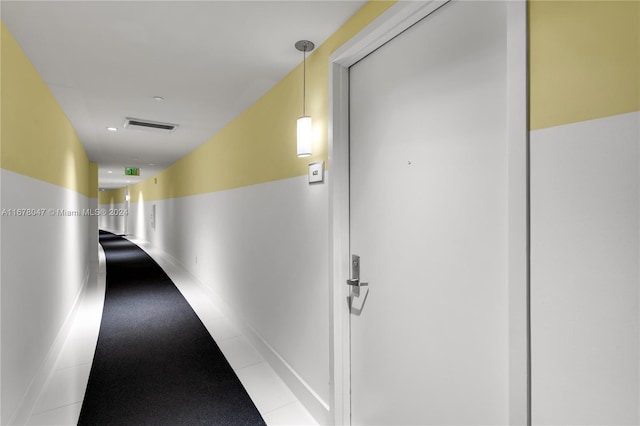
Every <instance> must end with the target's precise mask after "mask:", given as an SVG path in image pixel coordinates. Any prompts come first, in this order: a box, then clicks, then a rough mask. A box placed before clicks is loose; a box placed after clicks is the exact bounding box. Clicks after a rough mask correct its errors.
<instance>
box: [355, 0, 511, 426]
mask: <svg viewBox="0 0 640 426" xmlns="http://www.w3.org/2000/svg"><path fill="white" fill-rule="evenodd" d="M506 60H507V59H506V2H491V1H488V2H482V1H476V2H467V1H464V2H462V1H461V2H457V1H452V2H450V3H447V4H445V5H444V6H442V7H441V8H440V9H438V10H436V11H435V12H433V13H431V14H430V15H429V16H427V17H426V18H425V19H423V20H422V21H420V22H418V23H417V24H416V25H414V26H413V27H411V28H409V29H408V30H406V31H405V32H403V33H402V34H401V35H399V36H398V37H396V38H395V39H393V40H392V41H390V42H389V43H387V44H385V45H384V46H382V47H381V48H379V49H378V50H376V51H375V52H373V53H372V54H371V55H369V56H367V57H366V58H364V59H363V60H361V61H360V62H358V63H356V64H355V65H353V66H352V67H351V68H350V77H349V78H350V82H349V84H350V111H349V112H350V171H349V173H350V245H351V253H353V254H357V255H360V256H361V261H360V273H361V276H360V282H361V283H367V284H368V285H367V286H362V287H360V288H359V289H358V288H356V287H353V291H352V293H351V305H352V306H351V315H350V323H351V324H350V326H351V419H352V424H366V425H373V424H381V425H410V424H420V425H426V424H434V425H435V424H437V425H444V424H465V425H475V424H492V425H496V424H506V423H508V368H509V364H508V328H507V325H508V321H507V320H508V292H507V273H508V271H507V226H508V224H507V213H508V212H507V174H508V170H507V143H506V132H507V131H506V113H507V111H506V105H507V103H506Z"/></svg>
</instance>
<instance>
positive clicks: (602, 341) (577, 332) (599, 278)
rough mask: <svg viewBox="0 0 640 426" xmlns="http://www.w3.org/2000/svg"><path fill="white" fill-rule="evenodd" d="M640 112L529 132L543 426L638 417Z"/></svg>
mask: <svg viewBox="0 0 640 426" xmlns="http://www.w3.org/2000/svg"><path fill="white" fill-rule="evenodd" d="M639 140H640V113H632V114H625V115H618V116H613V117H608V118H602V119H598V120H591V121H585V122H581V123H575V124H569V125H564V126H558V127H553V128H548V129H543V130H537V131H533V132H531V243H532V257H531V261H532V276H531V280H532V281H531V288H532V289H531V297H532V299H531V300H532V371H533V375H532V386H533V423H534V424H536V425H552V424H553V425H569V424H571V425H576V424H591V425H595V424H599V425H604V424H607V425H611V424H616V425H627V424H634V425H637V424H640V414H639V409H640V389H639V387H640V340H639V339H640V306H639V303H640V299H639V298H640V273H639V255H640V252H639V235H640V223H639V218H640V210H639V205H640V187H639V177H640V174H639V170H640V164H639V155H640V151H639V146H638V145H639Z"/></svg>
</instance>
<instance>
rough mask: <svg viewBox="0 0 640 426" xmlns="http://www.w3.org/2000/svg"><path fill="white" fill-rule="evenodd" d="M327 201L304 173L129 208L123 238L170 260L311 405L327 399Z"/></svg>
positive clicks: (324, 188) (323, 191)
mask: <svg viewBox="0 0 640 426" xmlns="http://www.w3.org/2000/svg"><path fill="white" fill-rule="evenodd" d="M154 204H155V205H156V216H155V229H154V228H153V227H152V226H151V225H152V220H151V219H152V218H151V213H152V210H153V205H154ZM327 204H328V192H327V186H326V185H324V184H319V185H317V184H316V185H309V184H308V182H307V177H306V176H304V177H297V178H292V179H285V180H280V181H276V182H270V183H265V184H260V185H254V186H249V187H244V188H239V189H233V190H228V191H222V192H215V193H209V194H202V195H197V196H191V197H182V198H175V199H170V200H162V201H149V202H145V201H144V200H141V202H139V203H134V202H132V203H131V206H130V215H129V219H128V220H129V224H128V229H129V230H130V233H131V234H133V235H135V236H136V237H138V238H142V239H145V240H148V241H150V242H151V243H152V244H153V245H155V246H157V247H159V248H161V249H163V250H164V251H166V252H167V253H169V254H170V255H172V256H173V257H175V258H176V259H177V260H178V261H179V262H180V263H182V265H184V266H185V267H186V268H187V269H188V270H189V271H191V272H192V273H193V274H194V275H196V276H197V277H198V278H199V279H200V280H201V281H202V282H203V283H204V284H205V285H206V286H208V287H209V288H210V289H211V290H212V292H213V293H214V294H216V295H218V297H220V299H221V301H222V302H223V303H225V304H226V305H227V306H228V307H229V308H230V309H232V310H233V312H234V315H235V316H237V317H238V318H240V319H242V320H243V321H244V322H245V323H246V325H248V326H249V327H251V328H252V329H253V330H254V331H255V332H256V333H257V334H258V335H259V338H260V339H262V340H263V341H264V342H265V343H267V344H268V345H269V346H271V347H272V348H273V350H275V352H276V353H277V355H278V356H280V357H281V358H282V359H283V360H284V361H285V362H286V363H287V364H288V365H289V367H290V368H291V369H292V370H293V372H294V373H295V374H297V375H299V376H300V378H301V380H302V381H304V384H303V386H304V387H306V388H307V389H308V390H309V391H311V392H312V393H315V394H317V397H318V402H319V405H323V404H326V403H327V401H328V400H329V383H328V382H329V362H328V360H329V305H328V302H329V291H328V286H329V284H328V209H327ZM320 401H321V402H320Z"/></svg>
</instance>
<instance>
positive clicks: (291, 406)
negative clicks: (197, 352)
mask: <svg viewBox="0 0 640 426" xmlns="http://www.w3.org/2000/svg"><path fill="white" fill-rule="evenodd" d="M132 241H133V242H134V243H136V244H138V246H140V247H141V248H142V249H143V250H145V251H146V252H147V253H148V254H149V255H150V256H151V257H153V258H154V260H155V261H156V262H158V264H159V265H160V266H161V267H162V268H163V269H164V271H165V272H166V273H167V275H169V277H170V278H171V279H172V280H173V282H174V283H175V284H176V286H177V287H178V289H179V290H180V292H181V293H182V294H183V295H184V297H185V298H186V299H187V301H188V302H189V303H190V304H191V306H192V308H193V310H194V311H195V312H196V314H197V315H198V316H199V317H200V320H201V321H202V322H203V324H204V325H205V327H206V328H207V330H209V333H211V335H212V336H213V338H214V339H215V341H216V343H217V344H218V346H219V347H220V349H221V350H222V352H223V353H224V355H225V357H227V360H228V361H229V364H231V367H232V368H233V369H234V371H235V372H236V374H237V376H238V378H239V379H240V381H241V382H242V384H243V385H244V387H245V389H246V390H247V392H248V393H249V396H250V397H251V399H252V400H253V402H254V404H256V407H257V408H258V411H260V414H262V417H263V418H264V420H265V421H266V422H267V424H268V425H301V426H302V425H317V422H316V421H315V420H314V419H313V417H311V415H310V414H309V413H308V411H307V410H306V409H305V408H304V406H303V405H302V404H301V403H300V402H299V401H298V400H297V399H296V397H295V396H294V395H293V393H292V392H291V391H290V390H289V388H288V387H287V386H286V385H285V383H284V382H283V381H282V379H280V377H279V376H278V375H277V374H276V373H275V371H274V370H273V369H272V368H271V366H270V365H269V364H268V363H267V362H266V361H265V360H264V359H263V358H262V356H261V355H260V354H259V353H258V351H257V350H256V349H255V348H253V346H251V344H250V343H249V340H248V339H247V338H246V337H245V336H243V335H242V334H241V333H240V332H239V331H238V329H237V328H236V327H234V326H233V324H231V322H230V321H229V320H228V319H227V318H225V317H224V315H223V314H222V313H221V311H220V310H219V309H218V308H216V306H215V305H214V304H213V302H212V301H211V299H210V298H209V297H208V296H207V295H206V293H205V292H204V290H203V289H202V287H201V286H200V284H199V283H198V282H197V280H196V279H195V277H193V275H191V274H190V273H189V272H187V271H186V270H185V269H184V268H182V267H180V266H179V265H176V264H175V263H174V262H173V261H172V260H171V258H170V257H169V256H166V255H165V254H164V253H163V252H161V251H159V250H155V249H153V248H152V247H150V246H149V245H148V244H145V242H143V241H138V240H134V239H132ZM105 279H106V267H105V258H104V252H103V251H102V248H100V266H99V270H98V280H97V281H98V283H97V286H94V287H92V288H89V289H87V292H86V295H85V297H84V299H83V301H82V303H81V304H80V306H79V308H78V313H77V316H76V319H75V321H74V323H73V325H72V326H71V330H70V332H69V336H68V337H67V339H66V341H65V344H64V347H63V350H62V353H61V355H60V357H59V358H58V360H57V361H56V365H55V368H54V372H53V374H52V375H51V377H50V378H49V380H48V381H47V384H46V385H45V387H44V389H43V391H42V394H41V395H40V397H39V399H38V402H37V403H36V406H35V408H34V410H33V413H32V415H31V418H30V419H29V422H28V425H75V424H77V422H78V418H79V416H80V408H81V407H82V399H83V397H84V392H85V389H86V387H87V381H88V379H89V370H90V368H91V362H92V360H93V354H94V351H95V346H96V342H97V339H98V331H99V328H100V319H101V317H102V306H103V302H104V291H105Z"/></svg>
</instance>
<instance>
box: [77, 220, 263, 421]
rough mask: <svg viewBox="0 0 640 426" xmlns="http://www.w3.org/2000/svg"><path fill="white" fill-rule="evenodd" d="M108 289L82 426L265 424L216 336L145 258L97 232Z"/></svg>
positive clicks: (111, 236) (125, 243)
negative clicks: (102, 253)
mask: <svg viewBox="0 0 640 426" xmlns="http://www.w3.org/2000/svg"><path fill="white" fill-rule="evenodd" d="M100 244H102V247H103V248H104V251H105V255H106V258H107V287H106V296H105V301H104V311H103V314H102V323H101V325H100V334H99V336H98V344H97V347H96V352H95V356H94V359H93V365H92V366H91V373H90V376H89V383H88V385H87V391H86V393H85V398H84V402H83V404H82V410H81V412H80V420H79V421H78V424H80V425H234V426H235V425H264V424H265V423H264V420H263V419H262V417H261V416H260V413H259V412H258V410H257V409H256V407H255V405H254V404H253V402H252V401H251V399H250V398H249V395H248V394H247V392H246V391H245V389H244V387H243V386H242V384H241V383H240V381H239V380H238V378H237V376H236V375H235V373H234V372H233V370H232V368H231V366H230V365H229V363H228V362H227V360H226V359H225V358H224V356H223V355H222V352H221V351H220V349H219V348H218V346H217V345H216V343H215V342H214V341H213V339H212V338H211V335H210V334H209V332H208V331H207V329H206V328H205V327H204V325H203V324H202V322H201V321H200V319H199V318H198V317H197V316H196V314H195V312H194V311H193V309H192V308H191V306H190V305H189V304H188V303H187V301H186V300H185V299H184V297H183V296H182V294H181V293H180V292H179V291H178V289H177V288H176V287H175V285H174V284H173V282H171V280H170V279H169V277H168V276H167V275H166V274H165V273H164V271H163V270H162V269H161V268H160V266H158V264H157V263H156V262H155V261H154V260H153V259H152V258H151V257H149V256H148V255H147V254H146V253H145V252H144V251H142V250H141V249H140V248H138V247H137V246H136V245H135V244H133V243H131V242H129V241H127V240H125V239H123V238H121V237H119V236H116V235H114V234H110V233H106V232H103V231H101V232H100Z"/></svg>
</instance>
